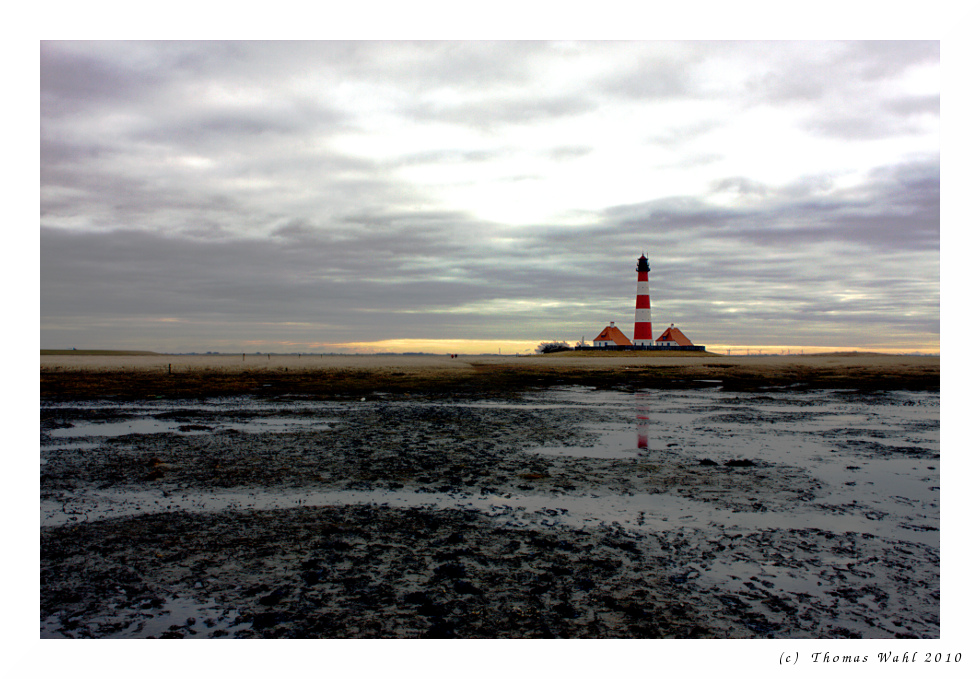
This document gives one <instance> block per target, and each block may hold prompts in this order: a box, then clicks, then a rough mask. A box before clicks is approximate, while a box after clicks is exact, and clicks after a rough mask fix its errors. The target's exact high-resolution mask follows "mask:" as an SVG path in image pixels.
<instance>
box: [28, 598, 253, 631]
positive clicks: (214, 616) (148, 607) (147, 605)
mask: <svg viewBox="0 0 980 679" xmlns="http://www.w3.org/2000/svg"><path fill="white" fill-rule="evenodd" d="M237 618H238V611H237V610H235V609H233V608H229V607H226V606H221V605H219V604H217V603H216V602H214V601H213V600H211V601H207V602H203V603H202V602H199V601H196V600H194V599H190V598H183V597H177V596H171V597H168V599H167V600H156V599H153V598H152V597H147V598H146V599H145V600H144V601H141V602H138V605H137V607H136V608H127V607H117V608H114V609H113V613H112V615H110V616H106V617H105V618H101V619H99V620H98V623H97V625H96V624H91V623H90V624H88V625H82V626H81V629H80V630H79V629H73V630H72V632H73V634H74V636H75V637H83V636H88V635H91V636H98V638H100V639H132V638H144V639H145V638H147V637H151V636H152V637H154V638H157V639H160V638H166V637H168V636H170V637H172V638H184V639H194V638H198V639H216V638H221V637H229V638H231V637H232V635H234V633H235V632H236V631H239V630H244V629H247V628H249V627H251V622H250V621H249V622H245V623H238V624H236V623H235V620H236V619H237ZM63 627H64V623H63V622H62V620H61V619H60V617H59V616H58V615H52V616H49V617H48V618H47V619H45V620H42V621H41V638H42V639H65V638H68V637H67V636H66V635H65V634H63V633H61V632H59V630H60V629H62V628H63ZM86 632H87V633H88V634H86Z"/></svg>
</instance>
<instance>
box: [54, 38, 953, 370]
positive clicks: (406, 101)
mask: <svg viewBox="0 0 980 679" xmlns="http://www.w3.org/2000/svg"><path fill="white" fill-rule="evenodd" d="M939 82H940V79H939V43H938V42H553V43H552V42H423V43H416V42H312V43H310V42H282V43H277V42H262V43H234V42H217V43H201V42H167V43H150V42H135V43H134V42H107V43H100V42H81V43H71V42H42V43H41V49H40V116H41V120H40V142H41V144H40V153H41V156H40V169H41V173H40V182H41V184H40V226H41V234H40V323H41V325H40V339H41V347H42V348H66V347H67V348H70V347H78V348H139V349H149V350H156V351H173V352H183V351H229V352H236V351H263V352H264V351H281V352H289V351H313V352H330V351H435V352H442V353H448V352H452V351H457V352H461V353H465V352H471V351H491V352H494V353H495V352H496V351H498V349H499V350H501V351H503V352H504V353H508V352H515V351H527V350H530V349H532V348H533V347H534V346H535V345H536V344H537V343H538V342H540V341H542V340H548V339H563V340H566V341H569V342H570V343H574V342H576V341H578V340H580V339H582V337H585V339H586V340H588V341H591V339H592V338H593V337H595V335H596V334H598V332H599V331H600V330H601V329H602V328H603V327H604V326H605V325H606V323H608V322H609V321H616V322H617V324H618V325H620V326H623V328H624V330H625V331H626V332H627V334H628V335H631V334H632V321H633V307H634V297H635V291H636V282H635V281H636V274H635V272H634V267H635V264H636V258H637V257H638V256H639V254H640V252H641V251H643V252H647V253H649V256H650V259H651V266H652V272H651V274H650V281H651V283H650V287H651V300H652V305H653V310H652V317H653V322H654V330H655V332H659V331H660V330H662V329H663V328H665V327H667V326H668V325H669V324H671V323H675V324H677V325H678V326H679V327H680V328H681V329H682V330H683V331H684V332H685V333H686V334H687V335H688V336H689V337H690V338H691V339H692V340H693V341H694V342H695V343H698V344H705V345H707V346H708V348H709V349H713V350H716V351H726V350H727V349H731V350H732V352H733V353H735V352H741V351H744V350H745V349H746V348H752V349H753V350H754V349H765V350H774V351H782V350H786V349H792V350H794V351H795V350H800V349H806V350H817V349H821V348H837V349H853V348H860V349H868V350H875V351H899V352H906V351H924V352H938V351H939V240H940V232H939V197H940V186H939V183H940V171H939V168H940V150H939V149H940V146H939V108H940V96H939Z"/></svg>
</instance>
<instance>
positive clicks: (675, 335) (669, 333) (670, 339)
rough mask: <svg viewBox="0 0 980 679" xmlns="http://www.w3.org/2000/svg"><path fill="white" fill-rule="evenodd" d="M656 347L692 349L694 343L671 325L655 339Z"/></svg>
mask: <svg viewBox="0 0 980 679" xmlns="http://www.w3.org/2000/svg"><path fill="white" fill-rule="evenodd" d="M657 346H658V347H693V346H694V342H692V341H691V340H689V339H688V338H687V336H686V335H685V334H684V333H682V332H681V331H680V330H679V329H677V328H675V327H674V324H673V323H671V324H670V327H669V328H667V329H666V330H664V332H663V334H662V335H660V337H658V338H657Z"/></svg>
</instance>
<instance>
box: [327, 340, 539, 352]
mask: <svg viewBox="0 0 980 679" xmlns="http://www.w3.org/2000/svg"><path fill="white" fill-rule="evenodd" d="M540 343H541V342H540V341H527V340H473V339H387V340H378V341H375V342H344V343H340V344H321V345H317V348H323V349H327V348H330V349H334V350H337V349H341V350H343V349H347V350H350V351H353V352H355V353H358V354H378V353H406V352H421V353H426V354H496V353H500V354H527V353H533V352H534V349H535V347H537V346H538V344H540Z"/></svg>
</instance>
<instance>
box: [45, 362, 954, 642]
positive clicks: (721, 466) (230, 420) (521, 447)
mask: <svg viewBox="0 0 980 679" xmlns="http://www.w3.org/2000/svg"><path fill="white" fill-rule="evenodd" d="M40 436H41V464H40V474H41V482H40V488H41V497H40V500H41V502H40V523H41V564H40V566H41V593H40V594H41V620H40V628H41V636H42V637H75V638H82V637H129V638H143V637H148V636H152V637H157V638H160V637H183V638H210V637H409V638H412V637H479V638H501V637H578V638H582V637H587V638H608V637H634V638H688V637H705V638H771V637H774V638H797V639H809V638H856V637H859V638H937V637H938V636H939V631H940V619H939V597H940V591H939V485H940V484H939V469H940V466H939V462H940V458H939V394H938V391H937V390H900V389H890V390H855V389H813V388H805V389H800V388H799V387H798V386H797V387H790V386H787V387H779V388H754V389H752V390H749V391H738V390H731V389H726V388H725V387H724V385H723V384H722V383H721V382H720V381H719V382H714V381H711V380H710V379H699V381H697V382H696V383H691V384H688V385H686V388H683V389H650V388H634V387H630V388H626V389H608V388H599V389H595V388H591V387H588V386H581V385H567V386H562V387H549V388H544V389H536V390H529V391H520V392H515V393H512V394H510V395H506V396H505V395H499V394H493V395H491V396H486V397H481V396H479V395H475V396H474V395H472V394H469V395H467V396H466V397H465V398H464V397H460V398H454V397H451V396H447V395H443V396H441V397H428V398H416V397H412V396H411V395H404V394H397V395H396V394H392V393H381V392H374V393H366V394H365V395H363V396H359V397H357V398H337V399H333V400H310V399H305V398H299V397H296V396H291V395H288V394H277V395H253V396H234V397H214V398H203V399H167V398H163V399H151V400H148V399H135V400H133V399H130V400H105V399H103V400H65V399H60V400H56V401H55V400H50V401H45V400H43V399H42V406H41V432H40Z"/></svg>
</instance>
